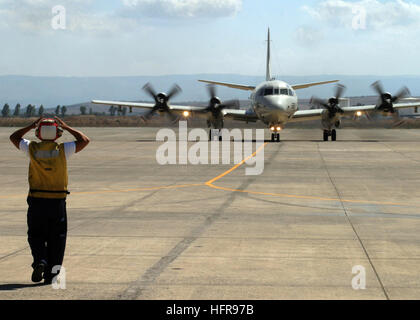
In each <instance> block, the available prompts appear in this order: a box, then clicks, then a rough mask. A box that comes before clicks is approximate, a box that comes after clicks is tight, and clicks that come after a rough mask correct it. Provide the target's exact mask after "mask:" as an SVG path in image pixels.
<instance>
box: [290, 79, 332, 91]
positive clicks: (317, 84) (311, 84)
mask: <svg viewBox="0 0 420 320" xmlns="http://www.w3.org/2000/svg"><path fill="white" fill-rule="evenodd" d="M338 81H340V80H330V81H321V82H310V83H303V84H294V85H292V86H291V87H292V88H293V89H294V90H299V89H305V88H309V87H313V86H320V85H323V84H328V83H334V82H338Z"/></svg>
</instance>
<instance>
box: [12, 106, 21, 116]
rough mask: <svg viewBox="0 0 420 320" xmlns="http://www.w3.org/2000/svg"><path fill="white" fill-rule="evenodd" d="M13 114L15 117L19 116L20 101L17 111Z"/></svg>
mask: <svg viewBox="0 0 420 320" xmlns="http://www.w3.org/2000/svg"><path fill="white" fill-rule="evenodd" d="M13 115H14V116H15V117H19V115H20V103H18V104H17V105H16V107H15V111H14V112H13Z"/></svg>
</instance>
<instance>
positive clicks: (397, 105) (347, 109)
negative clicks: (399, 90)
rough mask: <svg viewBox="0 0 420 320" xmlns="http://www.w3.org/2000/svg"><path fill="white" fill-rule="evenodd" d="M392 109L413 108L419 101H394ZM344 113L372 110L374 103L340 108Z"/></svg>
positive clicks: (419, 103)
mask: <svg viewBox="0 0 420 320" xmlns="http://www.w3.org/2000/svg"><path fill="white" fill-rule="evenodd" d="M393 107H394V109H397V110H398V109H405V108H415V107H420V102H409V103H395V104H394V106H393ZM342 109H343V110H344V113H347V114H348V113H354V112H357V111H362V112H363V111H373V110H375V109H376V106H375V105H368V106H351V107H344V108H342Z"/></svg>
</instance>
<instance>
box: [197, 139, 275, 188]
mask: <svg viewBox="0 0 420 320" xmlns="http://www.w3.org/2000/svg"><path fill="white" fill-rule="evenodd" d="M267 143H268V142H265V143H264V144H263V145H261V146H260V147H259V148H258V149H257V150H256V151H255V152H254V153H253V154H251V155H249V156H248V157H246V158H245V159H243V160H242V161H241V162H239V163H238V164H236V165H235V166H233V167H232V168H230V169H229V170H227V171H225V172H223V173H222V174H220V175H218V176H217V177H216V178H213V179H211V180H209V181H207V182H206V183H205V184H206V185H208V186H210V185H211V184H212V183H213V182H215V181H217V180H219V179H221V178H223V177H224V176H225V175H227V174H229V173H231V172H232V171H234V170H236V169H238V168H239V167H240V166H241V165H243V164H244V163H245V161H247V160H248V159H251V158H252V157H254V156H255V155H256V154H257V153H258V152H260V151H261V150H262V149H264V147H265V146H266V144H267Z"/></svg>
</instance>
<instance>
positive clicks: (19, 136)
mask: <svg viewBox="0 0 420 320" xmlns="http://www.w3.org/2000/svg"><path fill="white" fill-rule="evenodd" d="M41 120H42V117H40V118H39V119H38V120H36V121H35V122H33V123H31V124H30V125H29V126H27V127H25V128H22V129H19V130H17V131H15V132H13V133H12V135H11V136H10V141H12V143H13V144H14V145H15V147H16V148H18V149H19V144H20V140H22V137H23V136H24V135H25V134H27V133H28V132H29V131H31V130H32V129H35V128H36V126H37V125H38V123H39V121H41Z"/></svg>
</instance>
